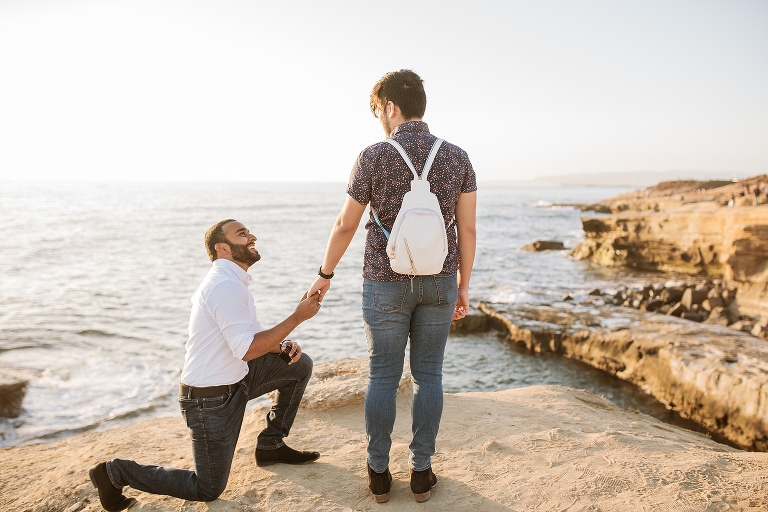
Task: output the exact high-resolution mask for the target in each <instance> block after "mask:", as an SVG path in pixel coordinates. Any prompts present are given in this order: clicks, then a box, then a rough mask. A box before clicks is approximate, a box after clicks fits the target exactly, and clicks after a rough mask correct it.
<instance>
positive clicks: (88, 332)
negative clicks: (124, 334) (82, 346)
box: [77, 329, 117, 338]
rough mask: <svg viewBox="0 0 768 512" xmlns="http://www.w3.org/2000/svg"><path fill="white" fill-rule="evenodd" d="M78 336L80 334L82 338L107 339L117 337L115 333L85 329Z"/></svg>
mask: <svg viewBox="0 0 768 512" xmlns="http://www.w3.org/2000/svg"><path fill="white" fill-rule="evenodd" d="M77 334H80V335H81V336H101V337H105V338H112V337H114V336H117V334H115V333H111V332H106V331H102V330H99V329H84V330H82V331H79V332H78V333H77Z"/></svg>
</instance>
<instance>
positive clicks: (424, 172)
mask: <svg viewBox="0 0 768 512" xmlns="http://www.w3.org/2000/svg"><path fill="white" fill-rule="evenodd" d="M442 143H443V139H437V140H436V141H435V143H434V144H432V151H430V152H429V156H428V157H427V161H426V163H425V164H424V169H423V170H422V171H421V179H423V180H424V181H426V180H427V177H428V176H429V171H430V170H431V169H432V162H434V161H435V157H436V156H437V150H439V149H440V145H441V144H442Z"/></svg>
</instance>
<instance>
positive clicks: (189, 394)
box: [187, 386, 192, 400]
mask: <svg viewBox="0 0 768 512" xmlns="http://www.w3.org/2000/svg"><path fill="white" fill-rule="evenodd" d="M187 398H188V399H189V400H192V386H187Z"/></svg>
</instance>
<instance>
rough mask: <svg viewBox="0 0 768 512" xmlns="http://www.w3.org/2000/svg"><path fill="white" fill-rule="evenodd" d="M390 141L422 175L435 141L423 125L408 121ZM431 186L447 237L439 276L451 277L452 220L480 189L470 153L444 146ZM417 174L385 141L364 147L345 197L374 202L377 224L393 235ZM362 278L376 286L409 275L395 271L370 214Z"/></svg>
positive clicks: (455, 252) (455, 254)
mask: <svg viewBox="0 0 768 512" xmlns="http://www.w3.org/2000/svg"><path fill="white" fill-rule="evenodd" d="M391 138H392V139H394V140H396V141H397V142H398V143H399V144H400V145H401V146H402V147H403V149H405V152H406V154H407V155H408V157H409V158H410V159H411V162H412V163H413V166H414V168H415V169H416V172H417V173H419V175H421V172H422V169H423V168H424V164H425V163H426V161H427V156H428V155H429V152H430V150H431V149H432V145H433V144H434V143H435V140H437V137H435V136H434V135H432V134H431V133H429V127H428V126H427V124H426V123H424V122H422V121H408V122H406V123H403V124H401V125H400V126H398V127H397V128H395V129H394V130H393V131H392V134H391ZM427 179H428V181H429V183H430V189H431V191H432V193H433V194H435V195H436V196H437V200H438V202H439V203H440V209H441V211H442V214H443V219H444V220H445V223H446V226H448V225H449V224H450V227H449V228H448V229H447V235H448V256H447V257H446V258H445V264H444V265H443V270H442V271H441V272H440V274H439V275H453V274H455V273H456V272H457V271H458V269H459V249H458V245H457V244H456V228H455V223H451V221H452V220H453V219H454V215H455V210H456V202H457V201H458V200H459V196H460V195H461V194H463V193H468V192H474V191H475V190H477V183H476V179H475V171H474V169H472V164H471V163H470V162H469V157H468V156H467V153H466V152H465V151H464V150H463V149H461V148H460V147H458V146H455V145H453V144H450V143H448V142H443V144H442V145H441V146H440V150H439V151H438V152H437V155H436V156H435V160H434V162H433V163H432V168H431V169H430V171H429V176H428V178H427ZM411 180H413V173H412V172H411V170H410V169H409V168H408V165H407V164H406V163H405V161H404V160H403V157H402V156H400V153H398V151H397V149H395V148H394V147H393V146H392V145H391V144H388V143H386V142H379V143H376V144H373V145H372V146H368V147H367V148H365V149H364V150H363V151H362V153H360V156H358V157H357V161H356V162H355V165H354V167H353V168H352V174H351V175H350V178H349V185H348V187H347V194H349V196H350V197H352V199H354V200H355V201H357V202H358V203H360V204H362V205H367V204H369V203H370V206H371V210H372V211H373V212H376V215H377V216H378V217H379V220H380V221H381V223H382V224H383V225H384V227H385V228H386V229H387V231H391V230H392V225H393V224H394V223H395V218H396V217H397V213H398V212H399V211H400V206H401V205H402V203H403V197H404V196H405V194H406V193H407V192H409V191H410V190H411ZM365 228H366V229H367V230H368V234H367V235H366V240H365V259H364V263H363V277H365V278H367V279H371V280H373V281H404V280H406V279H408V276H407V275H405V274H398V273H397V272H395V271H393V270H392V267H391V266H390V264H389V257H388V256H387V253H386V248H387V237H386V235H385V234H384V232H383V231H382V230H381V228H380V227H379V225H378V224H376V222H375V221H374V220H373V215H372V214H371V215H370V218H369V219H368V222H367V223H366V225H365Z"/></svg>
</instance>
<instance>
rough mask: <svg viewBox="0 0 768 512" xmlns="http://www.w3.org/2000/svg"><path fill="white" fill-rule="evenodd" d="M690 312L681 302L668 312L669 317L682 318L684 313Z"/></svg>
mask: <svg viewBox="0 0 768 512" xmlns="http://www.w3.org/2000/svg"><path fill="white" fill-rule="evenodd" d="M686 311H688V308H686V307H685V306H683V304H682V303H681V302H678V303H677V304H675V305H674V306H672V308H671V309H670V310H669V311H668V312H667V314H668V315H671V316H682V314H683V313H684V312H686Z"/></svg>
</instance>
